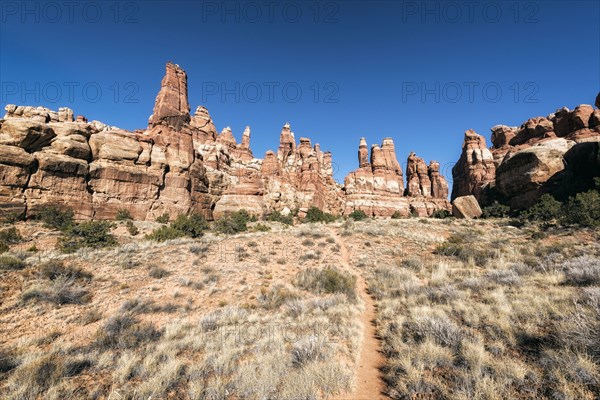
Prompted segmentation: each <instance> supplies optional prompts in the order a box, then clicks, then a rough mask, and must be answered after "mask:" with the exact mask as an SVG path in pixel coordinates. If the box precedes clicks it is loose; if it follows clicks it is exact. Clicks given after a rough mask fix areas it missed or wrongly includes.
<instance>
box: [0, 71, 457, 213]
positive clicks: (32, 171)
mask: <svg viewBox="0 0 600 400" xmlns="http://www.w3.org/2000/svg"><path fill="white" fill-rule="evenodd" d="M73 116H74V113H73V111H72V110H70V109H68V108H61V109H59V111H58V112H55V111H52V110H49V109H46V108H43V107H23V106H15V105H8V106H6V115H5V116H4V118H3V119H0V213H1V214H2V215H0V217H1V216H5V217H6V216H12V215H21V216H27V217H30V216H34V215H35V214H36V212H37V211H38V210H40V209H41V208H43V207H46V206H48V205H58V206H62V207H68V208H71V209H73V210H74V211H75V213H76V218H78V219H89V218H96V219H111V218H114V217H115V215H116V214H117V212H118V211H119V210H121V209H126V210H128V211H129V212H130V213H131V215H132V216H133V217H134V218H135V219H147V220H151V219H154V218H156V217H157V216H158V215H161V214H163V213H164V212H168V213H169V214H170V215H171V217H172V218H175V217H176V216H177V215H178V214H181V213H188V212H191V211H196V212H200V213H202V214H203V215H205V216H206V217H207V218H209V219H211V218H215V217H219V216H221V215H223V214H225V213H228V212H232V211H237V210H239V209H242V208H243V209H246V210H247V211H249V212H250V213H253V214H256V215H259V216H260V215H263V214H266V213H270V212H272V211H281V212H283V213H286V214H289V213H290V212H291V210H298V211H299V215H300V216H302V215H303V213H304V212H306V210H307V209H308V208H309V207H310V206H317V207H319V208H321V209H323V210H324V211H327V212H330V213H334V214H340V213H343V212H350V211H352V210H354V209H357V208H360V209H365V210H366V211H368V212H369V214H371V215H391V214H392V213H393V212H395V211H400V212H401V213H402V214H404V215H408V214H409V213H411V212H413V213H416V214H418V215H430V214H431V213H433V211H435V210H438V209H447V210H449V209H450V204H449V202H448V200H447V198H446V197H447V194H448V193H447V192H448V191H447V184H446V181H445V179H444V177H443V176H441V175H440V174H439V164H437V163H435V162H432V163H431V164H430V166H429V167H427V166H426V165H425V163H424V162H423V161H422V160H421V159H418V157H416V156H414V155H413V156H411V157H412V158H411V160H412V161H411V162H414V168H412V167H411V169H410V176H409V178H410V179H412V180H413V181H414V182H416V186H415V190H414V191H412V192H411V194H410V196H408V197H406V196H405V188H404V182H403V174H402V169H401V167H400V164H399V163H398V161H397V159H396V153H395V149H394V143H393V141H392V140H391V139H389V138H386V139H384V141H383V143H382V145H381V147H379V146H374V147H373V149H372V151H371V155H370V159H369V152H368V149H367V144H366V141H364V140H361V144H360V149H359V169H358V170H357V171H355V172H353V173H351V174H350V175H349V176H348V177H346V187H345V188H342V187H341V185H339V184H338V183H336V182H335V180H334V178H333V166H332V155H331V153H330V152H323V151H321V148H320V146H319V144H314V145H313V144H312V142H311V140H310V139H308V138H300V139H299V143H297V142H296V139H295V135H294V133H293V132H292V130H291V126H290V125H289V124H288V123H286V124H285V125H284V126H283V128H282V130H281V133H280V138H279V147H278V148H277V152H273V151H267V152H266V154H265V156H264V159H258V158H255V157H254V155H253V153H252V150H251V148H250V140H251V130H250V127H246V129H245V130H244V132H243V133H242V136H241V142H240V143H238V142H237V140H236V138H235V136H234V133H233V132H232V130H231V129H230V128H225V129H223V130H222V131H221V133H217V129H216V127H215V124H214V122H213V120H212V118H211V116H210V114H209V112H208V110H207V109H206V108H204V107H202V106H199V107H197V108H196V110H195V112H194V115H193V116H192V115H190V106H189V102H188V96H187V75H186V73H185V71H183V70H182V69H181V68H180V67H179V66H178V65H175V64H172V63H168V64H167V66H166V72H165V76H164V78H163V80H162V82H161V87H160V90H159V92H158V95H157V97H156V102H155V105H154V110H153V114H152V115H151V116H150V118H149V120H148V127H147V129H145V130H137V131H133V132H130V131H126V130H123V129H119V128H117V127H115V126H109V125H107V124H104V123H102V122H99V121H95V120H92V121H91V122H88V120H87V119H86V118H85V117H83V116H77V118H76V119H75V118H74V117H73ZM413 169H414V171H413ZM415 179H416V180H415Z"/></svg>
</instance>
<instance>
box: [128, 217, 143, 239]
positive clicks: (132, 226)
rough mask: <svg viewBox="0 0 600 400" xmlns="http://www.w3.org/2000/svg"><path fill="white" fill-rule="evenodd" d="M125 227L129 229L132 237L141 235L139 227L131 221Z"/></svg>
mask: <svg viewBox="0 0 600 400" xmlns="http://www.w3.org/2000/svg"><path fill="white" fill-rule="evenodd" d="M125 226H126V227H127V231H128V232H129V234H130V235H131V236H136V235H137V234H138V233H140V230H139V229H138V227H137V226H135V224H134V223H133V221H131V220H129V221H127V223H126V224H125Z"/></svg>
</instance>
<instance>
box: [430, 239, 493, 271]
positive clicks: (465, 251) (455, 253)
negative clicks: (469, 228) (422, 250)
mask: <svg viewBox="0 0 600 400" xmlns="http://www.w3.org/2000/svg"><path fill="white" fill-rule="evenodd" d="M475 243H477V235H476V233H475V232H466V233H453V234H451V235H450V236H449V237H448V239H446V241H445V242H444V243H441V244H439V245H438V246H437V247H436V248H435V251H434V253H435V254H438V255H442V256H450V257H456V258H458V259H459V260H461V261H465V262H466V261H469V260H471V259H472V260H473V261H474V262H475V263H476V264H477V265H484V264H485V262H486V261H487V260H488V259H490V258H492V257H493V256H494V255H495V252H494V250H493V249H491V248H489V247H485V248H483V249H480V248H478V247H476V246H475Z"/></svg>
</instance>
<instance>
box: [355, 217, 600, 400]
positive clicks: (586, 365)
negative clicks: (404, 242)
mask: <svg viewBox="0 0 600 400" xmlns="http://www.w3.org/2000/svg"><path fill="white" fill-rule="evenodd" d="M442 224H443V223H442V222H433V221H432V225H436V226H435V228H433V229H429V231H430V234H431V233H433V232H436V231H443V230H444V229H440V228H441V226H442ZM455 224H456V225H458V224H462V223H461V222H456V223H455ZM477 224H482V225H483V226H481V227H478V226H470V227H465V228H466V229H463V228H462V227H457V226H455V225H454V224H451V225H450V226H449V227H448V228H449V235H448V233H445V235H446V238H447V239H446V240H445V241H443V242H437V241H434V240H429V241H425V240H416V241H415V242H414V246H415V247H420V251H419V252H418V253H415V254H410V255H409V254H406V253H401V256H399V257H398V258H397V259H396V260H395V262H392V263H390V264H388V265H387V266H386V265H381V266H378V267H374V268H372V269H371V270H370V271H371V277H370V285H371V290H372V293H373V295H374V296H375V297H376V299H377V304H378V308H379V315H378V321H377V324H378V331H379V333H380V335H381V337H382V338H383V343H384V352H385V354H386V357H387V360H388V361H387V364H386V367H385V380H386V383H387V385H388V393H389V395H390V397H392V398H397V399H405V398H446V399H509V398H511V399H512V398H530V399H543V398H548V399H557V398H561V399H595V398H598V396H600V352H599V350H598V349H600V339H599V338H600V307H599V304H600V288H599V287H598V284H599V282H600V280H599V279H600V270H599V269H598V268H599V265H600V259H599V258H598V256H597V247H595V246H594V245H593V243H591V242H587V243H589V245H587V246H586V244H585V243H586V242H585V239H586V238H587V235H588V233H587V232H579V233H578V232H569V235H564V232H557V233H555V234H553V233H549V234H548V235H546V237H545V238H544V239H543V241H534V240H531V239H530V240H524V239H525V238H526V237H527V236H529V232H526V231H519V230H513V229H510V230H506V226H504V225H503V224H502V223H494V222H479V223H477V222H473V225H477ZM456 228H459V229H456ZM573 236H579V237H573ZM415 238H416V235H415ZM582 239H583V240H584V241H583V242H582V241H581V240H582ZM356 243H357V244H358V243H359V242H358V240H357V241H356ZM361 250H362V249H361ZM581 286H585V287H586V289H585V290H584V291H582V290H581V289H580V287H581Z"/></svg>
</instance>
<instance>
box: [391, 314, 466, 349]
mask: <svg viewBox="0 0 600 400" xmlns="http://www.w3.org/2000/svg"><path fill="white" fill-rule="evenodd" d="M402 329H403V337H404V340H405V341H409V340H412V341H414V342H416V343H422V342H424V341H425V340H427V339H430V340H433V341H434V342H435V343H437V344H439V345H440V346H445V347H450V348H454V349H458V348H459V346H460V344H461V342H462V340H463V339H464V338H465V334H464V332H463V331H462V330H461V329H460V327H459V326H458V325H456V324H455V323H454V322H452V321H451V320H449V319H448V318H441V317H418V318H415V319H413V320H409V321H406V322H404V324H403V325H402Z"/></svg>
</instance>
